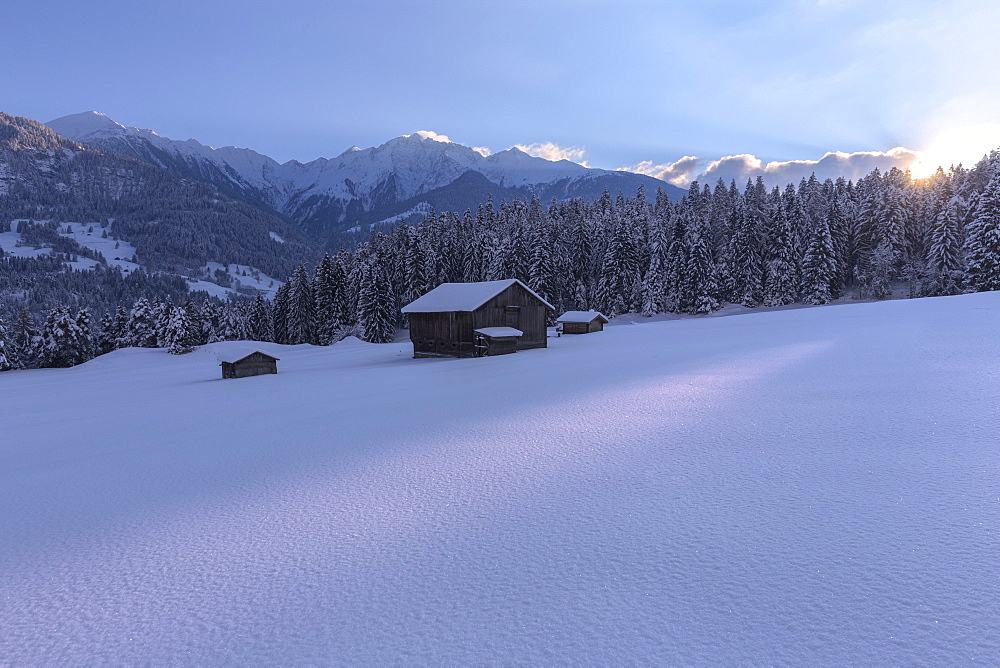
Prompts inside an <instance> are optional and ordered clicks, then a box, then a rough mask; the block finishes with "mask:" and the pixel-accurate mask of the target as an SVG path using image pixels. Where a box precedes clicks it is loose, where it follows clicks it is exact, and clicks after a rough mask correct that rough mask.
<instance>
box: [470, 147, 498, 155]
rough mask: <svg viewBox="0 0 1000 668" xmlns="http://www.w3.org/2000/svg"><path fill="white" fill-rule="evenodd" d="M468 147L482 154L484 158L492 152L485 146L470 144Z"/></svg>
mask: <svg viewBox="0 0 1000 668" xmlns="http://www.w3.org/2000/svg"><path fill="white" fill-rule="evenodd" d="M470 148H471V149H472V150H473V151H475V152H476V153H478V154H479V155H481V156H483V157H484V158H488V157H490V155H491V154H492V153H493V151H491V150H490V149H488V148H487V147H485V146H471V147H470Z"/></svg>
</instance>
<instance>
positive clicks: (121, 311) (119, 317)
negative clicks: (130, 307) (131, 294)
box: [112, 304, 132, 349]
mask: <svg viewBox="0 0 1000 668" xmlns="http://www.w3.org/2000/svg"><path fill="white" fill-rule="evenodd" d="M128 321H129V312H128V311H127V310H126V309H125V307H124V306H122V305H121V304H119V305H118V306H117V307H115V317H114V324H113V326H112V328H113V331H114V334H115V339H114V348H115V349H118V348H127V347H128V346H130V345H132V343H131V341H130V340H129V331H128Z"/></svg>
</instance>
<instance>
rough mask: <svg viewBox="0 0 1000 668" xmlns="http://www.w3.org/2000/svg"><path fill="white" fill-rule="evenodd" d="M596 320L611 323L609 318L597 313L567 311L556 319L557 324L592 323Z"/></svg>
mask: <svg viewBox="0 0 1000 668" xmlns="http://www.w3.org/2000/svg"><path fill="white" fill-rule="evenodd" d="M594 318H600V319H602V320H603V321H604V322H609V321H608V318H607V316H605V315H604V314H603V313H598V312H597V311H566V312H565V313H563V314H562V315H561V316H559V317H558V318H556V322H592V321H593V320H594Z"/></svg>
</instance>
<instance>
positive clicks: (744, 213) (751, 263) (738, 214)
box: [725, 184, 764, 308]
mask: <svg viewBox="0 0 1000 668" xmlns="http://www.w3.org/2000/svg"><path fill="white" fill-rule="evenodd" d="M755 190H756V189H755V188H753V186H751V185H750V184H748V185H747V192H748V193H755ZM746 200H747V198H746V197H741V198H738V199H737V200H736V201H735V202H734V203H733V208H732V215H731V220H732V229H733V236H732V237H730V240H729V247H728V249H727V252H726V256H725V263H726V268H727V272H726V273H727V277H728V279H729V285H728V286H727V289H726V293H727V300H728V301H730V302H732V303H734V304H742V305H743V306H746V307H747V308H752V307H754V306H757V305H758V304H759V303H760V299H761V292H763V286H762V280H763V274H764V272H763V266H762V262H761V257H760V247H759V244H760V234H759V231H758V226H757V211H756V208H755V207H756V204H748V203H747V201H746Z"/></svg>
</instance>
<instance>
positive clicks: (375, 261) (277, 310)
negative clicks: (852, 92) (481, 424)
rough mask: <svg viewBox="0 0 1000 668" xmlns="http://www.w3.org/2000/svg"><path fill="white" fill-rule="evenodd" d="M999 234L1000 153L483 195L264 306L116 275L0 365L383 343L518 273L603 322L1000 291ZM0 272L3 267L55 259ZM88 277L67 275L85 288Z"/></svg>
mask: <svg viewBox="0 0 1000 668" xmlns="http://www.w3.org/2000/svg"><path fill="white" fill-rule="evenodd" d="M650 200H652V201H650ZM998 226H1000V153H998V152H994V153H993V154H992V155H991V156H989V157H988V158H984V159H983V160H982V161H981V162H980V163H979V164H978V165H976V167H974V168H972V169H964V168H962V167H961V166H959V167H953V168H952V169H950V170H949V171H944V170H943V169H940V168H939V169H938V170H937V172H936V173H935V174H934V175H933V176H931V177H930V178H928V179H922V180H914V179H911V177H910V175H909V174H908V173H906V172H902V171H899V170H897V169H892V170H890V171H889V172H887V173H880V172H878V171H877V170H876V171H874V172H872V173H871V174H869V175H868V176H866V177H864V178H862V179H860V180H859V181H857V182H849V181H845V180H843V179H839V180H837V181H833V180H829V179H828V180H826V181H823V182H820V181H818V180H817V179H816V178H815V177H813V178H811V179H808V180H805V179H804V180H802V181H801V182H800V183H799V184H798V185H797V186H796V185H794V184H789V185H787V186H786V187H784V188H777V187H774V188H770V189H769V188H768V187H766V186H765V184H764V182H763V180H762V179H761V178H760V177H758V178H757V180H756V181H755V182H748V183H746V185H745V187H743V188H742V189H740V188H739V187H738V186H737V184H735V183H733V182H730V183H729V184H726V183H723V182H722V181H721V180H720V181H719V182H717V183H715V184H714V185H709V184H704V185H702V184H699V183H698V182H694V183H692V184H691V186H690V189H689V191H688V193H687V195H686V196H685V197H684V198H683V199H682V200H681V201H679V202H671V201H670V200H668V198H667V197H666V195H665V194H664V193H663V192H658V193H656V194H655V195H654V196H653V197H648V196H647V194H646V193H645V192H643V191H642V189H640V190H639V192H637V193H634V194H633V195H632V196H631V197H628V196H625V195H623V194H621V193H619V194H617V196H613V195H612V194H611V193H609V192H607V191H605V192H604V194H603V195H602V196H601V197H600V198H599V199H597V200H596V201H593V202H587V201H583V200H580V199H572V200H567V201H556V200H553V201H551V202H549V203H542V202H540V201H539V200H538V199H537V198H533V199H531V200H530V201H523V200H513V201H501V202H493V201H492V200H489V201H487V202H485V203H483V204H481V205H480V206H479V207H478V209H477V210H476V211H469V210H467V211H465V212H431V213H430V214H429V215H427V216H426V217H425V218H424V220H423V221H422V222H421V223H420V224H418V225H416V226H412V225H399V226H396V227H391V228H386V229H384V230H382V231H376V232H373V234H372V235H371V236H370V238H369V239H368V240H367V241H366V242H364V243H360V244H358V245H357V246H356V247H355V248H354V249H352V250H348V249H341V250H339V251H338V252H336V253H335V254H332V255H330V254H328V255H325V256H324V257H323V258H322V260H321V261H319V262H318V263H316V265H315V266H314V267H307V265H306V264H300V265H299V266H298V268H297V269H296V270H295V271H294V273H293V274H292V275H291V276H290V277H289V278H288V279H287V281H286V282H285V283H284V284H283V285H282V286H281V288H280V289H279V290H278V291H277V294H276V295H275V297H274V299H273V300H270V301H269V300H265V299H264V298H263V297H262V296H260V295H258V296H255V297H240V298H235V299H231V300H230V301H228V302H222V301H220V300H218V299H216V298H207V297H206V296H204V295H203V296H202V297H203V298H201V299H191V298H185V294H186V293H185V292H184V290H183V283H182V282H180V284H179V285H173V284H170V283H169V281H166V279H157V278H156V277H153V276H150V277H146V278H143V277H142V275H141V274H139V275H136V276H132V277H129V278H128V279H123V278H119V279H118V281H117V282H118V283H120V284H121V289H120V291H119V292H118V294H119V295H122V296H126V298H125V299H123V300H122V301H120V302H119V303H117V304H109V303H108V302H107V296H106V294H105V295H104V297H101V298H94V299H93V300H91V301H88V300H87V298H86V297H85V296H81V294H80V291H77V292H76V293H75V297H74V299H75V303H76V304H77V305H78V307H77V308H75V309H74V308H70V307H68V306H66V305H63V304H50V305H49V307H48V308H47V309H46V312H45V313H43V314H41V315H42V316H43V317H37V316H36V315H35V314H33V313H32V312H31V310H30V309H28V308H26V307H24V306H22V307H21V308H19V309H13V308H8V312H7V313H6V317H5V319H0V346H2V347H0V368H4V369H9V368H23V367H37V366H45V367H48V366H72V365H74V364H78V363H80V362H83V361H85V360H87V359H90V358H91V357H93V356H95V355H97V354H102V353H105V352H108V351H110V350H113V349H115V348H119V347H124V346H142V347H164V348H167V349H168V350H169V352H172V353H183V352H186V351H187V350H190V349H191V348H192V347H193V346H196V345H200V344H205V343H209V342H213V341H221V340H243V339H247V340H257V341H274V342H278V343H287V344H299V343H311V344H315V345H329V344H331V343H334V342H336V341H338V340H340V339H341V338H343V337H345V336H349V335H356V336H358V337H360V338H361V339H363V340H365V341H369V342H375V343H381V342H388V341H391V340H393V338H394V336H395V335H396V331H397V329H398V328H400V327H405V326H406V321H405V318H404V316H403V315H402V314H401V313H400V307H401V306H403V305H405V304H406V303H408V302H410V301H412V300H413V299H415V298H417V297H418V296H420V295H422V294H424V293H425V292H427V291H428V290H430V289H432V288H434V287H435V286H437V285H439V284H441V283H445V282H467V281H489V280H499V279H506V278H517V279H520V280H521V281H522V282H524V283H525V284H526V285H528V286H529V287H530V288H531V289H533V290H534V291H536V292H537V293H538V294H539V295H541V296H542V297H543V298H545V299H546V300H548V301H549V302H551V303H552V304H553V305H555V307H556V310H557V311H558V313H561V312H562V311H564V310H570V309H573V310H586V309H596V310H599V311H601V312H603V313H604V314H605V315H607V316H609V317H614V316H616V315H620V314H623V313H640V314H642V315H645V316H652V315H654V314H657V313H668V312H669V313H685V314H705V313H710V312H712V311H714V310H716V309H719V308H721V307H722V306H723V305H724V304H726V303H730V304H740V305H742V306H745V307H748V308H755V307H758V306H765V307H774V306H783V305H788V304H792V303H795V302H801V303H806V304H815V305H819V304H825V303H828V302H830V301H832V300H836V299H838V298H843V297H848V298H854V299H862V300H880V299H888V298H893V297H896V298H899V297H918V296H935V295H952V294H959V293H963V292H977V291H985V290H996V289H1000V229H998ZM8 260H9V262H8V263H7V267H8V268H7V271H8V272H9V271H12V270H13V269H12V267H13V266H14V264H17V263H21V264H25V263H29V262H32V261H42V262H54V261H58V258H56V259H53V258H51V257H50V258H39V259H38V260H27V259H15V258H8ZM102 271H105V272H110V273H114V272H113V270H110V269H103V270H102ZM85 273H87V272H76V271H74V272H68V273H66V274H63V276H70V278H67V279H64V280H67V281H70V282H72V280H73V279H72V275H76V274H80V275H81V276H80V278H79V280H80V281H81V282H82V281H84V280H86V279H84V278H83V276H82V275H83V274H85ZM89 273H90V274H91V275H92V274H93V272H89ZM126 286H130V287H131V288H133V289H131V290H129V289H126ZM144 288H148V289H149V290H148V292H146V293H142V291H143V289H144ZM136 289H137V290H138V292H136ZM53 294H59V293H58V292H57V291H56V292H53ZM133 295H134V297H133ZM128 297H133V298H131V299H130V298H128ZM8 306H10V305H8ZM558 313H553V314H552V317H553V318H554V317H555V316H557V315H558Z"/></svg>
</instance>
